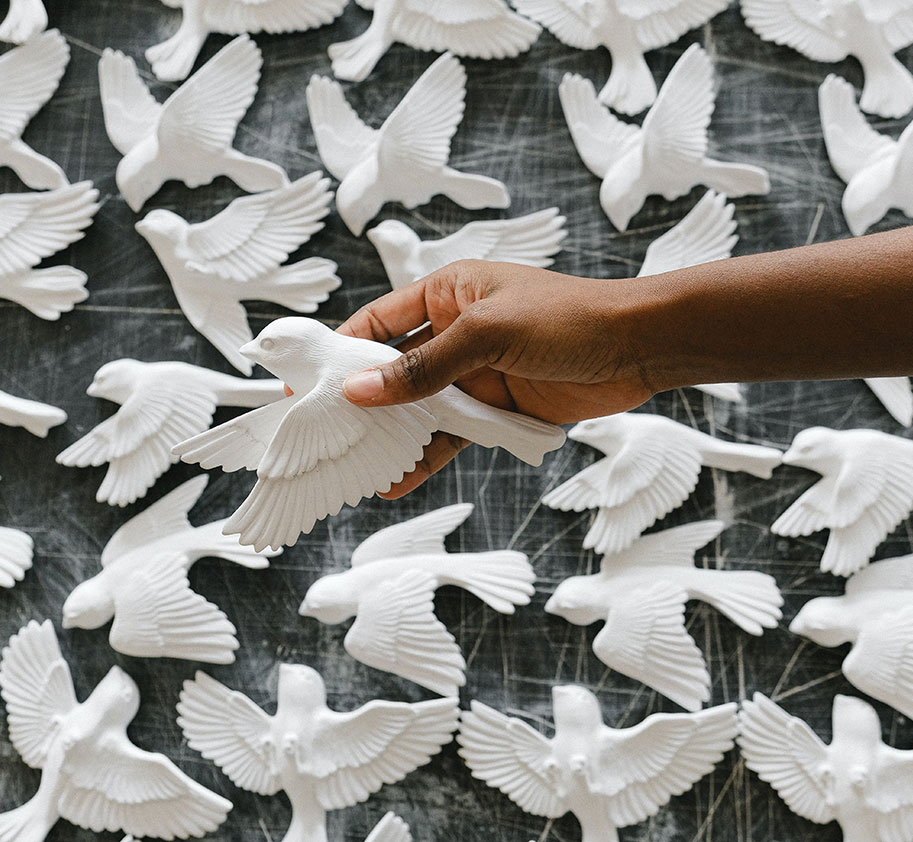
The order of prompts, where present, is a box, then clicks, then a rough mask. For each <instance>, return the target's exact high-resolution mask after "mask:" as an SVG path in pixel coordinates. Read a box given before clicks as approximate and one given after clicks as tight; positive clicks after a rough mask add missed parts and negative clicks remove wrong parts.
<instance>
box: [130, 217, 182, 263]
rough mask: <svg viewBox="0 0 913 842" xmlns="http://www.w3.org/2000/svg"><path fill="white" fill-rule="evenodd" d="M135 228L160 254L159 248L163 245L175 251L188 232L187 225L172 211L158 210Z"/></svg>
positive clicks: (144, 218) (140, 221)
mask: <svg viewBox="0 0 913 842" xmlns="http://www.w3.org/2000/svg"><path fill="white" fill-rule="evenodd" d="M133 227H134V228H135V229H136V230H137V231H138V232H139V233H140V234H142V235H143V237H145V239H146V241H147V242H148V243H149V245H150V246H152V248H153V249H154V250H155V251H156V252H158V249H159V247H160V246H163V245H164V246H166V247H168V246H170V248H171V250H173V249H174V245H175V244H176V243H178V242H180V241H181V239H182V238H183V234H184V232H185V231H186V230H187V223H186V222H185V221H184V220H183V219H181V217H179V216H178V215H177V214H176V213H172V212H171V211H170V210H164V209H163V208H156V209H155V210H153V211H150V212H149V213H147V214H146V216H144V217H143V218H142V219H141V220H139V222H137V223H136V225H134V226H133Z"/></svg>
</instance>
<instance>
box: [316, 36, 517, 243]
mask: <svg viewBox="0 0 913 842" xmlns="http://www.w3.org/2000/svg"><path fill="white" fill-rule="evenodd" d="M465 99H466V71H465V70H464V69H463V65H462V64H460V62H459V61H458V60H457V59H456V58H454V57H453V56H452V55H450V53H446V54H445V55H443V56H441V57H440V58H439V59H437V61H435V62H434V64H432V65H431V66H430V67H429V68H428V69H427V70H426V71H425V72H424V73H423V74H422V75H421V76H420V77H419V79H418V81H417V82H416V83H415V84H414V85H413V86H412V87H411V88H410V89H409V91H408V92H407V93H406V95H405V96H404V97H403V98H402V99H401V100H400V102H399V104H398V105H397V106H396V108H395V109H393V112H392V113H391V114H390V116H389V117H387V119H386V120H385V121H384V124H383V125H382V126H381V127H380V128H379V129H372V128H370V127H368V126H367V125H366V124H365V123H364V122H362V120H361V118H360V117H359V116H358V115H357V114H356V113H355V111H354V110H353V109H352V107H351V106H350V105H349V103H348V102H346V98H345V94H343V92H342V87H341V86H340V84H339V83H338V82H336V81H334V80H333V79H328V78H326V77H325V76H312V77H311V81H310V82H309V83H308V86H307V103H308V111H309V112H310V117H311V125H312V127H313V129H314V138H315V139H316V141H317V151H318V152H319V153H320V157H321V159H322V160H323V162H324V164H326V168H327V169H328V170H329V171H330V172H331V173H332V174H333V175H334V176H335V177H336V178H338V179H339V181H340V185H339V190H338V191H337V192H336V209H337V210H338V211H339V215H340V216H341V217H342V219H343V221H344V222H345V224H346V225H348V226H349V230H350V231H352V232H353V233H354V234H355V235H356V236H360V235H361V232H362V231H364V229H365V225H366V224H367V223H368V222H369V221H370V220H371V219H373V218H374V217H375V216H376V215H377V214H378V213H379V212H380V209H381V207H383V205H384V203H385V202H402V203H403V204H404V205H405V206H406V207H407V208H414V207H418V206H419V205H423V204H425V203H426V202H428V201H430V200H431V198H432V197H433V196H436V195H438V194H439V193H442V194H443V195H445V196H447V197H448V198H449V199H452V200H453V201H454V202H456V203H457V204H458V205H462V206H463V207H464V208H471V209H473V210H476V209H478V208H506V207H507V206H508V205H509V204H510V196H508V194H507V188H506V187H505V186H504V185H503V184H502V183H501V182H500V181H496V180H495V179H493V178H489V177H488V176H484V175H467V174H466V173H462V172H459V171H458V170H455V169H453V168H452V167H449V166H448V165H447V162H448V161H449V159H450V140H451V138H452V137H453V135H454V134H455V133H456V130H457V126H459V124H460V121H461V120H462V119H463V108H464V101H465Z"/></svg>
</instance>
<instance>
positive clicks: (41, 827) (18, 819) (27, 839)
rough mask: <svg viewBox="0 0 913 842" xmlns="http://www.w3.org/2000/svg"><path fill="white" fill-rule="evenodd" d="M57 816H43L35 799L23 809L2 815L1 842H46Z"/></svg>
mask: <svg viewBox="0 0 913 842" xmlns="http://www.w3.org/2000/svg"><path fill="white" fill-rule="evenodd" d="M56 822H57V816H47V815H42V811H41V810H40V809H38V807H37V803H36V801H35V799H34V798H33V799H32V800H31V801H26V803H25V804H23V805H22V806H21V807H17V808H16V809H15V810H10V811H9V812H8V813H0V842H44V838H45V837H46V836H47V835H48V833H50V832H51V828H52V827H53V826H54V824H55V823H56Z"/></svg>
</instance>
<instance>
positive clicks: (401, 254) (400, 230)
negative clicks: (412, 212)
mask: <svg viewBox="0 0 913 842" xmlns="http://www.w3.org/2000/svg"><path fill="white" fill-rule="evenodd" d="M365 236H366V237H367V238H368V239H369V240H370V241H371V242H372V243H373V245H374V248H376V249H377V253H378V254H379V255H380V261H381V263H383V264H384V271H385V272H386V273H387V277H389V278H390V283H391V284H393V287H394V289H399V288H400V287H403V286H405V285H406V284H408V283H411V282H412V281H413V280H414V278H413V277H412V275H411V274H410V273H409V272H408V270H407V269H406V268H405V266H404V264H405V263H406V261H407V260H408V259H409V257H410V256H411V255H412V252H413V250H414V249H415V248H416V246H417V245H419V244H420V242H421V241H420V240H419V238H418V237H417V236H416V235H415V232H414V231H413V230H412V229H411V228H410V227H409V226H408V225H406V224H405V223H403V222H399V221H398V220H396V219H385V220H384V221H383V222H381V224H380V225H378V226H377V227H376V228H372V229H371V230H370V231H368V232H367V234H365Z"/></svg>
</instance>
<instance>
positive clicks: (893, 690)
mask: <svg viewBox="0 0 913 842" xmlns="http://www.w3.org/2000/svg"><path fill="white" fill-rule="evenodd" d="M789 630H790V631H791V632H792V633H793V634H801V635H803V636H805V637H808V638H811V640H813V641H814V642H815V643H817V644H818V645H819V646H842V645H843V644H844V643H851V644H852V646H853V648H852V650H851V651H850V653H849V654H848V655H847V656H846V658H845V659H844V661H843V674H844V675H845V676H846V677H847V680H848V681H849V682H850V683H851V684H853V685H855V686H856V687H858V688H859V689H860V690H862V692H863V693H868V694H869V695H870V696H871V697H872V698H874V699H879V700H880V701H882V702H886V703H887V704H889V705H891V707H893V708H896V709H897V710H899V711H900V712H901V713H902V714H903V715H904V716H906V717H907V718H911V717H913V556H909V555H907V556H902V557H901V558H890V559H886V560H884V561H876V562H875V563H873V564H871V565H869V566H868V567H866V568H864V569H863V570H860V571H859V572H858V573H854V574H853V575H852V576H851V577H850V578H849V579H848V580H847V583H846V594H845V595H844V596H820V597H816V598H815V599H811V600H809V601H808V602H806V603H805V605H803V606H802V608H801V610H800V611H799V613H798V614H796V617H795V619H794V620H793V621H792V622H791V623H790V625H789Z"/></svg>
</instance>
